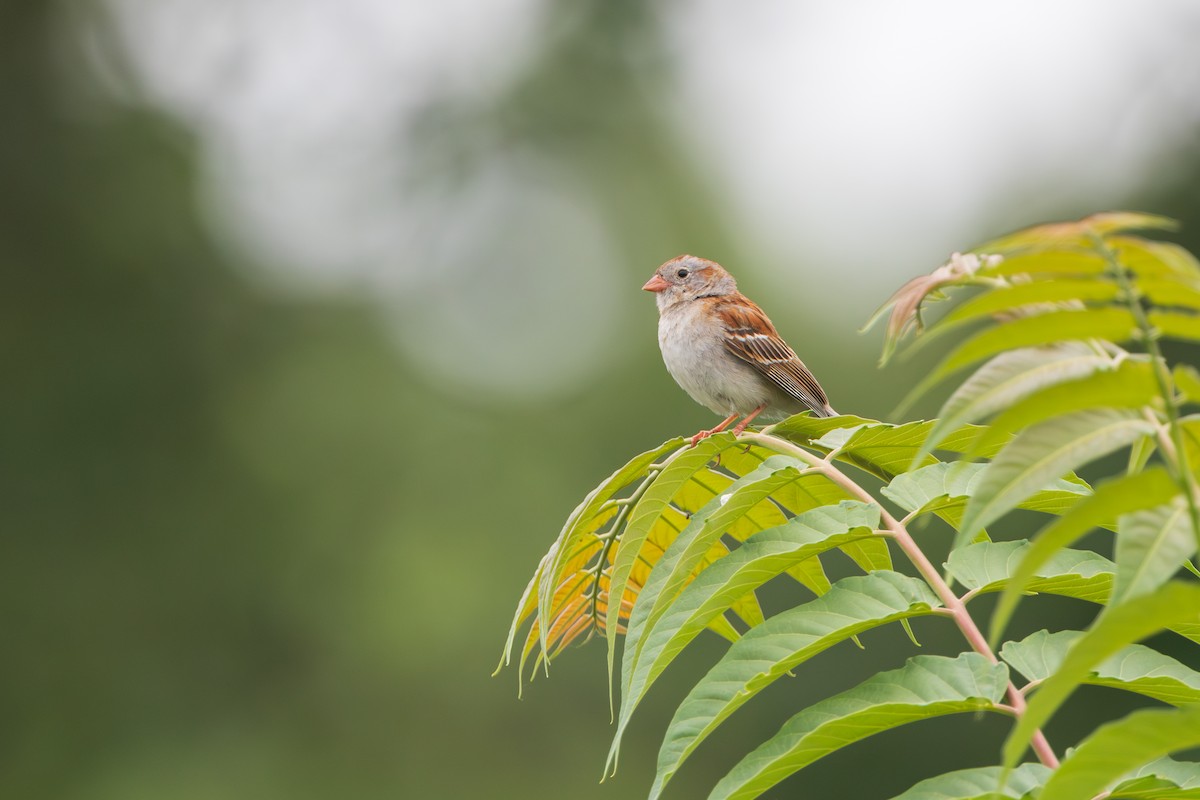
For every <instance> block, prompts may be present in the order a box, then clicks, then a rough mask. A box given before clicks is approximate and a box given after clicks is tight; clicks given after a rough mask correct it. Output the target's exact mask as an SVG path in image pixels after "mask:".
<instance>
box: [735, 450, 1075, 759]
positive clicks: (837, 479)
mask: <svg viewBox="0 0 1200 800" xmlns="http://www.w3.org/2000/svg"><path fill="white" fill-rule="evenodd" d="M742 438H743V439H744V440H746V441H750V442H753V443H755V444H759V445H761V446H763V447H766V448H768V449H770V450H774V451H776V452H778V453H783V454H786V455H790V456H794V457H795V458H798V459H800V460H801V461H804V462H805V463H806V464H809V465H810V466H811V467H814V468H816V469H818V470H820V472H821V474H823V475H824V476H825V477H826V478H828V479H829V480H831V481H833V482H834V483H836V484H837V485H838V486H840V487H841V488H843V489H845V490H846V491H847V492H848V493H849V494H851V495H852V496H854V497H855V498H857V499H859V500H861V501H862V502H864V503H869V504H871V505H874V506H877V507H878V508H879V510H880V519H881V520H882V521H883V524H884V526H885V527H886V528H887V530H888V531H889V532H890V533H891V536H892V539H893V540H895V542H896V545H897V546H898V547H899V548H900V550H901V551H902V552H903V553H904V555H905V556H906V557H907V558H908V560H909V561H910V562H912V565H913V566H914V567H916V569H917V572H919V573H920V574H921V577H922V578H924V579H925V582H926V583H928V584H929V587H930V588H931V589H933V591H934V592H935V593H936V594H937V596H938V598H939V599H940V600H941V601H942V604H943V605H945V607H946V608H947V609H948V610H949V611H950V613H951V615H952V616H953V618H954V623H955V624H956V625H957V626H958V629H959V630H960V631H962V634H963V636H964V637H965V638H966V640H967V642H968V643H969V644H970V645H971V648H972V649H973V650H974V651H975V652H977V653H979V654H980V655H982V656H983V657H984V658H986V659H988V660H989V661H991V662H992V663H993V664H995V663H999V659H998V658H996V654H995V653H994V652H992V648H991V647H990V646H989V645H988V642H987V637H985V636H984V635H983V632H982V631H980V630H979V626H978V625H976V624H975V620H974V619H973V618H972V617H971V614H970V612H969V611H967V607H966V606H965V605H964V604H963V601H962V600H961V599H960V598H959V597H958V595H956V594H955V593H954V591H953V590H952V589H951V588H950V585H949V584H947V583H946V581H945V580H944V579H943V578H942V575H941V573H940V572H938V570H937V569H936V568H935V567H934V566H933V564H932V563H931V562H930V561H929V559H928V558H927V557H926V556H925V552H924V551H923V550H921V547H920V546H919V545H918V544H917V542H916V540H914V539H913V537H912V535H911V534H910V533H909V532H908V528H906V527H905V526H904V525H903V524H902V523H901V522H900V521H899V520H897V519H896V518H895V517H894V516H892V514H891V513H890V512H889V511H888V510H887V509H886V508H884V507H883V504H881V503H880V502H879V501H878V500H876V499H875V498H874V497H872V496H871V493H870V492H868V491H867V490H866V489H864V488H862V487H861V486H859V485H858V484H857V483H855V482H854V481H853V480H852V479H851V478H850V477H849V476H848V475H846V473H844V472H842V471H841V470H840V469H838V468H837V467H836V466H834V464H833V463H832V462H831V461H826V460H824V459H822V458H818V457H817V456H816V455H814V454H813V453H810V452H809V451H807V450H805V449H804V448H802V447H799V446H797V445H794V444H792V443H791V442H789V441H786V440H784V439H780V438H778V437H775V436H769V435H767V434H762V433H755V434H749V435H746V436H743V437H742ZM1008 699H1009V703H1010V704H1011V706H1012V710H1013V715H1014V716H1016V717H1020V716H1022V715H1023V714H1024V713H1025V707H1026V702H1025V695H1023V694H1021V690H1020V689H1018V688H1017V687H1016V686H1015V685H1014V684H1013V683H1012V681H1009V683H1008ZM1031 746H1032V747H1033V751H1034V752H1035V753H1036V754H1037V757H1038V760H1040V761H1041V762H1042V763H1043V764H1045V765H1046V766H1047V767H1050V768H1052V769H1053V768H1055V767H1057V766H1058V757H1057V756H1056V755H1055V754H1054V750H1053V749H1052V748H1051V747H1050V742H1048V741H1047V740H1046V737H1045V735H1044V734H1043V733H1042V732H1041V731H1040V730H1039V731H1036V732H1035V733H1034V734H1033V739H1032V742H1031Z"/></svg>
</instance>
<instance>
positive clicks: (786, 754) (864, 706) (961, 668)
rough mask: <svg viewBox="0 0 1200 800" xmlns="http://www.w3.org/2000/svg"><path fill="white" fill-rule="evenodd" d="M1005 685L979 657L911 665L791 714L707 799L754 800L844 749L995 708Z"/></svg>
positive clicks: (919, 659)
mask: <svg viewBox="0 0 1200 800" xmlns="http://www.w3.org/2000/svg"><path fill="white" fill-rule="evenodd" d="M1007 685H1008V670H1007V668H1005V666H1004V665H1003V664H993V663H990V662H989V661H988V660H987V659H986V658H984V657H983V656H981V655H979V654H978V653H963V654H962V655H960V656H958V657H957V658H946V657H945V656H916V657H914V658H910V659H909V660H908V662H907V663H906V664H905V665H904V666H903V667H901V668H900V669H897V670H891V671H889V672H881V673H879V674H877V675H875V676H873V677H871V678H868V679H867V680H866V681H864V682H863V683H861V684H859V685H858V686H856V687H854V688H853V689H850V690H849V691H846V692H842V693H841V694H839V695H835V696H833V697H830V698H829V699H827V700H822V701H820V702H819V703H815V704H814V705H812V706H809V707H808V708H806V709H805V710H803V711H801V712H800V713H799V714H796V715H795V716H794V717H792V718H791V719H790V720H788V721H787V723H785V724H784V726H783V727H782V728H781V729H780V730H779V732H778V733H776V734H775V735H774V736H773V737H771V738H770V739H769V740H767V741H766V742H765V743H763V744H762V745H760V746H759V747H757V748H755V749H754V750H753V751H752V752H751V753H750V754H749V755H747V756H746V757H745V758H743V759H742V760H741V761H740V762H739V763H738V764H737V765H736V766H734V768H733V769H732V770H731V771H730V772H729V774H727V775H726V776H725V777H724V778H722V779H721V781H720V782H719V783H718V784H717V786H716V788H714V789H713V791H712V793H711V794H710V795H709V800H727V799H730V798H738V799H739V800H741V799H744V798H753V797H757V796H758V795H759V794H760V793H762V792H763V791H765V790H767V789H769V788H770V787H772V786H774V785H775V784H777V783H779V782H780V781H781V780H783V779H784V778H786V777H788V776H789V775H792V774H793V773H795V772H797V771H798V770H800V769H803V768H804V767H806V766H807V765H809V764H811V763H813V762H814V761H816V760H818V759H820V758H822V757H824V756H826V755H828V754H830V753H832V752H834V751H836V750H839V749H841V748H842V747H845V746H846V745H848V744H851V743H853V742H857V741H859V740H861V739H865V738H867V737H868V736H871V735H873V734H876V733H879V732H881V731H885V730H891V729H892V728H896V727H898V726H900V725H904V724H906V723H909V722H916V721H917V720H922V719H929V718H932V717H940V716H945V715H947V714H957V713H961V712H965V711H982V710H990V709H994V708H995V706H996V704H998V703H999V702H1000V701H1001V699H1002V698H1003V696H1004V691H1005V689H1006V687H1007Z"/></svg>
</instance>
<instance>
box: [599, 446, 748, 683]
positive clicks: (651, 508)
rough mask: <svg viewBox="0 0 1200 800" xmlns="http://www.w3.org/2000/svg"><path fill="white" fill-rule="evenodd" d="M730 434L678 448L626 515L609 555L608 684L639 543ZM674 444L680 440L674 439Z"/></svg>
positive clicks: (720, 449) (640, 546) (724, 447)
mask: <svg viewBox="0 0 1200 800" xmlns="http://www.w3.org/2000/svg"><path fill="white" fill-rule="evenodd" d="M736 441H737V440H736V439H735V438H734V436H733V434H726V433H721V434H717V435H716V436H711V437H709V438H707V439H705V440H703V441H701V442H700V443H699V444H698V445H697V446H695V447H692V448H690V449H682V450H679V452H678V453H677V454H676V455H675V457H674V458H672V459H671V462H670V463H669V464H667V465H666V466H665V467H664V468H663V470H662V472H660V473H659V474H658V476H657V477H656V478H655V479H654V482H653V483H652V484H651V485H650V487H649V488H648V489H647V490H646V492H645V494H643V495H642V497H641V499H640V500H639V501H638V502H637V505H635V506H634V507H633V509H632V510H631V512H630V515H629V522H628V523H627V524H626V526H625V530H624V532H623V533H622V534H621V541H620V544H619V546H618V547H617V552H616V555H615V556H614V558H613V565H612V569H611V572H610V576H611V577H610V579H609V589H608V591H609V597H610V598H613V599H614V602H610V603H609V604H608V615H607V619H606V624H605V638H606V639H607V642H608V675H609V685H610V686H611V685H612V673H613V664H614V658H615V654H616V646H617V631H618V628H619V627H620V626H619V624H618V623H619V621H620V612H621V604H620V602H619V601H620V598H622V597H624V596H625V587H626V586H627V585H628V583H629V575H630V573H631V572H633V567H634V565H635V564H636V563H637V560H638V556H639V555H640V554H641V551H642V545H643V544H644V543H645V541H646V537H647V536H648V535H649V533H650V529H651V528H652V527H653V526H654V524H655V523H656V522H657V521H658V519H659V518H660V517H661V516H662V514H663V512H664V511H665V510H666V508H667V506H668V505H669V504H670V502H671V499H672V498H673V497H675V495H676V494H677V493H678V492H679V491H680V490H681V489H682V488H683V487H684V485H686V484H687V483H688V481H689V480H691V478H692V476H693V475H695V474H696V473H697V472H699V471H700V470H702V469H704V467H705V466H706V465H707V464H708V462H709V461H711V460H712V459H713V458H715V457H716V456H717V455H719V454H720V453H722V452H724V451H725V450H728V449H729V448H731V447H733V446H734V444H735V443H736ZM675 442H676V444H675V446H676V447H679V446H680V445H681V444H682V440H678V439H677V440H675Z"/></svg>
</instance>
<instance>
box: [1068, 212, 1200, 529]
mask: <svg viewBox="0 0 1200 800" xmlns="http://www.w3.org/2000/svg"><path fill="white" fill-rule="evenodd" d="M1091 238H1092V245H1093V246H1094V247H1095V248H1096V250H1098V251H1099V252H1100V254H1101V255H1102V256H1103V257H1104V260H1105V261H1107V262H1108V266H1109V271H1110V272H1111V273H1112V276H1113V278H1114V279H1115V280H1116V282H1117V286H1119V287H1120V289H1121V292H1122V294H1124V296H1125V302H1126V305H1127V306H1128V307H1129V313H1130V314H1132V315H1133V319H1134V321H1135V322H1136V323H1137V326H1138V331H1139V332H1140V334H1141V342H1142V344H1143V346H1145V348H1146V352H1147V353H1148V354H1149V355H1150V360H1151V362H1152V363H1153V366H1154V379H1155V381H1157V382H1158V391H1159V394H1161V395H1162V399H1163V404H1164V406H1165V408H1166V412H1167V426H1168V428H1169V429H1170V432H1171V441H1172V443H1173V444H1174V458H1170V457H1169V456H1170V453H1167V452H1164V455H1167V456H1168V458H1167V459H1166V460H1167V465H1168V466H1169V467H1170V468H1171V470H1172V471H1173V472H1174V473H1175V480H1176V481H1177V482H1178V483H1179V488H1180V489H1182V490H1183V494H1184V496H1185V497H1186V498H1187V503H1188V514H1189V515H1190V517H1191V521H1192V534H1193V535H1194V536H1195V537H1196V544H1197V546H1200V503H1198V502H1197V499H1196V498H1197V495H1198V494H1200V487H1197V485H1196V475H1195V473H1193V472H1192V466H1191V464H1189V463H1188V461H1189V459H1188V454H1187V448H1186V447H1184V443H1183V429H1182V428H1181V427H1180V425H1179V402H1178V401H1177V400H1176V399H1175V390H1174V387H1173V381H1172V380H1171V373H1170V371H1169V370H1168V369H1167V362H1166V359H1164V358H1163V355H1162V349H1161V348H1160V347H1159V346H1158V340H1159V337H1160V336H1161V335H1162V334H1161V333H1160V332H1159V330H1158V329H1157V328H1155V327H1154V326H1153V325H1151V324H1150V318H1149V317H1147V316H1146V309H1144V308H1142V303H1141V298H1140V296H1139V294H1138V292H1137V288H1136V287H1135V286H1134V285H1133V282H1132V281H1130V280H1129V273H1128V271H1127V270H1126V269H1125V267H1124V266H1123V265H1122V264H1121V262H1120V260H1119V259H1118V258H1117V254H1116V252H1115V251H1114V250H1113V249H1112V248H1111V247H1109V246H1108V243H1107V242H1105V241H1104V238H1103V237H1101V236H1099V235H1097V234H1092V236H1091Z"/></svg>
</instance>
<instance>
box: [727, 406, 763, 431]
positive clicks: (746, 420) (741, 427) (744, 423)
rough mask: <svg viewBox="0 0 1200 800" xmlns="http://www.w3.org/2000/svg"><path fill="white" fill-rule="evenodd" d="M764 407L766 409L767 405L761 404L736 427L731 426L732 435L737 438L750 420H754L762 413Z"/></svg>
mask: <svg viewBox="0 0 1200 800" xmlns="http://www.w3.org/2000/svg"><path fill="white" fill-rule="evenodd" d="M766 407H767V404H766V403H763V404H762V405H761V406H759V407H758V408H756V409H754V410H753V411H751V412H750V413H749V414H747V415H746V418H745V419H744V420H742V421H741V422H739V423H738V424H737V425H734V426H733V435H734V436H737V435H738V434H739V433H741V432H742V431H744V430H746V426H747V425H749V424H750V420H752V419H754V418H755V417H757V416H758V415H759V414H761V413H762V412H763V409H764V408H766Z"/></svg>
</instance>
